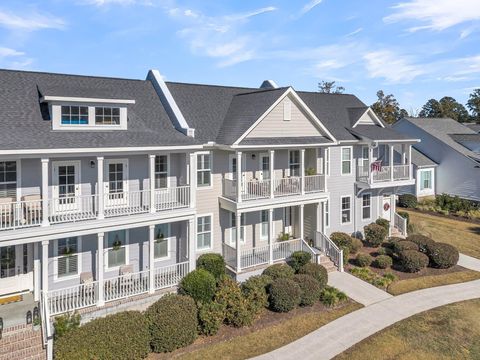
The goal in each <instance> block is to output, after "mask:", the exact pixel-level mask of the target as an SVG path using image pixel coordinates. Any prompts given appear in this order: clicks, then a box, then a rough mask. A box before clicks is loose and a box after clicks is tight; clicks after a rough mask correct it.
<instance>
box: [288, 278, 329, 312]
mask: <svg viewBox="0 0 480 360" xmlns="http://www.w3.org/2000/svg"><path fill="white" fill-rule="evenodd" d="M293 280H294V281H295V282H296V283H297V284H298V286H299V287H300V290H301V295H300V306H312V305H313V304H315V302H316V301H317V300H318V299H319V298H320V293H321V292H322V288H321V287H320V284H319V283H318V281H317V280H315V279H314V278H313V276H311V275H306V274H296V275H295V276H294V277H293Z"/></svg>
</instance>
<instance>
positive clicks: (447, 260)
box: [428, 243, 459, 269]
mask: <svg viewBox="0 0 480 360" xmlns="http://www.w3.org/2000/svg"><path fill="white" fill-rule="evenodd" d="M428 257H429V258H430V262H431V264H432V266H434V267H436V268H439V269H448V268H451V267H452V266H455V265H457V262H458V257H459V254H458V250H457V249H456V248H455V247H454V246H452V245H450V244H445V243H434V244H430V245H428Z"/></svg>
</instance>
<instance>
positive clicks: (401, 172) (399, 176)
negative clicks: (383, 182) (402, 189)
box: [393, 165, 410, 180]
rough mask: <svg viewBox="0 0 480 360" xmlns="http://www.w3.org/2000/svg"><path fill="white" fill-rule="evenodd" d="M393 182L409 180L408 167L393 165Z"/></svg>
mask: <svg viewBox="0 0 480 360" xmlns="http://www.w3.org/2000/svg"><path fill="white" fill-rule="evenodd" d="M393 179H394V180H408V179H410V165H395V166H394V167H393Z"/></svg>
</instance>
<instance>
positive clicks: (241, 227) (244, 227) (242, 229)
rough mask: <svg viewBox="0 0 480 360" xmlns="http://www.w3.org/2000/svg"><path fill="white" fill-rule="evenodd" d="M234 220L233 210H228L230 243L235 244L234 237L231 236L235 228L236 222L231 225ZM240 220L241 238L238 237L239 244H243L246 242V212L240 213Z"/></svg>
mask: <svg viewBox="0 0 480 360" xmlns="http://www.w3.org/2000/svg"><path fill="white" fill-rule="evenodd" d="M235 221H236V215H235V213H234V212H230V245H233V246H235V244H236V239H235V238H234V237H233V233H234V231H233V230H234V229H235V230H236V229H237V227H236V224H235V226H233V224H234V222H235ZM240 221H241V222H242V223H243V225H240V234H242V232H243V239H242V238H240V244H245V242H246V227H247V225H246V222H247V215H246V213H242V214H241V215H240Z"/></svg>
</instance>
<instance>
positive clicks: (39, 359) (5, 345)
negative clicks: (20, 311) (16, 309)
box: [0, 325, 47, 360]
mask: <svg viewBox="0 0 480 360" xmlns="http://www.w3.org/2000/svg"><path fill="white" fill-rule="evenodd" d="M46 358H47V353H46V351H45V349H43V346H42V331H41V330H33V327H32V325H17V326H13V327H10V328H6V329H4V330H3V332H2V339H0V360H45V359H46Z"/></svg>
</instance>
